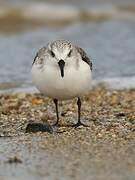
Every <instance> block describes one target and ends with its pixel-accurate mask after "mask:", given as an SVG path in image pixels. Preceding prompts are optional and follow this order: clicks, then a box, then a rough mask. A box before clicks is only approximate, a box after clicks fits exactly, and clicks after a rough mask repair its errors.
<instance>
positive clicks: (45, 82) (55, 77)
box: [32, 61, 91, 100]
mask: <svg viewBox="0 0 135 180" xmlns="http://www.w3.org/2000/svg"><path fill="white" fill-rule="evenodd" d="M32 79H33V82H34V84H35V85H36V87H37V88H38V89H39V90H40V92H42V93H43V94H45V96H48V97H51V98H57V99H60V100H64V99H71V98H73V97H78V96H81V95H84V94H85V93H87V92H88V91H89V90H90V85H91V70H90V67H89V65H88V64H87V63H86V62H84V61H81V64H80V66H79V67H78V69H76V68H75V67H74V66H70V68H69V67H65V69H64V77H63V78H62V77H61V75H60V70H59V67H56V66H47V67H44V68H43V69H39V68H37V66H36V65H33V67H32Z"/></svg>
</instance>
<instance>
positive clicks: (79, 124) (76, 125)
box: [72, 121, 89, 128]
mask: <svg viewBox="0 0 135 180" xmlns="http://www.w3.org/2000/svg"><path fill="white" fill-rule="evenodd" d="M79 126H84V127H89V126H88V125H86V124H84V123H82V122H80V121H78V122H77V123H76V124H73V125H72V127H74V128H77V127H79Z"/></svg>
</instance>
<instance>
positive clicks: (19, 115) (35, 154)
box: [0, 87, 135, 180]
mask: <svg viewBox="0 0 135 180" xmlns="http://www.w3.org/2000/svg"><path fill="white" fill-rule="evenodd" d="M61 105H62V110H61V121H60V125H61V127H60V128H59V129H58V130H57V131H54V133H48V132H37V133H25V130H26V127H27V125H28V123H29V122H32V123H37V122H38V123H39V122H40V123H48V124H52V123H54V122H55V120H56V118H55V109H54V105H53V103H52V101H51V100H50V99H48V98H45V97H43V96H42V95H40V94H25V93H19V94H14V95H1V96H0V136H1V137H0V177H1V178H2V177H3V179H11V177H12V178H13V179H26V178H27V179H28V178H29V179H37V178H38V179H79V180H81V179H88V180H98V179H103V180H104V179H108V178H109V179H113V180H114V179H115V180H118V179H119V180H123V179H125V180H126V179H134V178H135V141H134V139H135V90H134V89H132V90H118V91H116V90H106V89H105V88H103V87H96V88H95V89H93V90H92V91H91V92H90V93H89V94H88V95H87V96H86V97H84V101H83V106H82V120H83V122H84V123H86V124H88V125H89V127H87V128H84V127H80V128H77V129H74V128H72V127H68V126H67V125H72V124H73V123H75V122H76V120H77V107H76V100H75V99H74V100H73V101H65V102H63V103H62V104H61V103H60V106H61Z"/></svg>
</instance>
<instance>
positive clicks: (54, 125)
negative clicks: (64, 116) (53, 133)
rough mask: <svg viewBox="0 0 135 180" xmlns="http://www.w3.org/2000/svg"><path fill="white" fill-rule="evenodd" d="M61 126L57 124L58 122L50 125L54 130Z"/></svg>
mask: <svg viewBox="0 0 135 180" xmlns="http://www.w3.org/2000/svg"><path fill="white" fill-rule="evenodd" d="M60 126H61V125H60V124H59V123H58V122H56V123H54V124H53V125H52V127H54V128H59V127H60Z"/></svg>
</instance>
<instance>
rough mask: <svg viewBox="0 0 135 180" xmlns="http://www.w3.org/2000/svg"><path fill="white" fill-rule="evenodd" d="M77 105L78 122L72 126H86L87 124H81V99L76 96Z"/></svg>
mask: <svg viewBox="0 0 135 180" xmlns="http://www.w3.org/2000/svg"><path fill="white" fill-rule="evenodd" d="M77 106H78V122H77V124H74V125H73V127H75V128H77V127H79V126H84V127H88V126H87V125H85V124H83V123H82V122H81V119H80V118H81V99H80V98H79V97H78V100H77Z"/></svg>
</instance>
